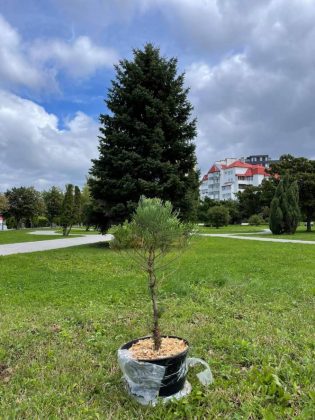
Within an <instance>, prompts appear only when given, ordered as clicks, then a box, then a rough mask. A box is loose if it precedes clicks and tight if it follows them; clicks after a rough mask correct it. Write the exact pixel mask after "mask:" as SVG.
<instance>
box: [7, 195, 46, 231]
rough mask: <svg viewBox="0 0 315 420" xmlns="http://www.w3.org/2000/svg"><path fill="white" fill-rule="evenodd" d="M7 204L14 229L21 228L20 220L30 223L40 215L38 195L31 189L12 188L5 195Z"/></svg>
mask: <svg viewBox="0 0 315 420" xmlns="http://www.w3.org/2000/svg"><path fill="white" fill-rule="evenodd" d="M5 196H6V198H7V200H8V204H9V212H10V215H11V216H13V217H14V219H15V222H16V228H17V229H19V228H20V227H21V222H22V220H25V221H30V224H32V219H33V218H34V217H35V216H37V215H38V214H40V209H41V197H40V193H39V192H38V191H36V190H35V189H34V188H33V187H19V188H15V187H14V188H12V189H11V190H8V191H7V192H6V193H5Z"/></svg>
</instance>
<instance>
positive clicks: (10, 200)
mask: <svg viewBox="0 0 315 420" xmlns="http://www.w3.org/2000/svg"><path fill="white" fill-rule="evenodd" d="M91 203H92V200H91V195H90V191H89V187H88V185H87V184H86V185H84V187H83V188H82V191H81V190H80V188H79V187H78V186H74V185H72V184H68V185H66V187H65V190H64V191H63V190H61V189H60V188H59V187H56V186H52V187H51V188H50V189H49V190H46V191H37V190H36V189H35V188H34V187H13V188H11V189H9V190H7V191H6V192H5V193H0V213H1V214H3V215H4V217H5V220H6V224H7V227H8V228H11V229H21V228H22V227H31V228H32V227H56V226H60V227H62V231H63V235H64V236H68V235H69V233H70V231H71V228H72V226H74V225H83V226H86V228H87V229H88V228H89V227H90V221H89V215H90V213H91V205H92V204H91Z"/></svg>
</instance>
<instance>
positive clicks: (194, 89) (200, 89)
mask: <svg viewBox="0 0 315 420" xmlns="http://www.w3.org/2000/svg"><path fill="white" fill-rule="evenodd" d="M147 41H150V42H153V43H154V44H155V45H158V46H159V47H160V49H161V52H162V54H163V55H166V56H169V57H171V56H177V57H178V59H179V70H180V71H185V72H186V83H187V86H190V87H191V91H190V99H191V101H192V103H193V105H194V114H195V116H196V117H197V119H198V137H197V138H196V145H197V157H198V162H199V167H200V169H201V171H202V172H204V171H205V170H207V169H208V167H209V166H210V164H211V162H212V161H214V160H217V159H220V158H224V157H234V156H235V157H238V156H247V155H249V154H260V153H264V154H269V155H271V156H272V157H273V158H277V157H278V156H280V155H281V154H283V153H291V154H294V155H296V156H306V157H309V158H315V95H314V92H315V0H238V1H236V0H88V1H87V0H66V1H65V0H45V1H38V0H23V1H21V0H10V1H8V0H0V174H1V178H0V191H5V190H6V189H7V188H9V187H11V186H14V185H15V186H18V185H34V186H35V187H37V188H39V189H45V188H48V187H49V186H51V185H60V186H63V185H64V184H65V183H68V182H71V183H75V184H78V185H82V184H83V183H84V180H85V176H86V174H87V173H88V170H89V167H90V165H91V164H90V160H91V158H94V157H97V155H98V151H97V144H98V140H97V135H98V115H99V114H100V113H101V112H102V113H104V112H106V108H105V105H104V103H103V99H104V97H105V96H106V92H107V89H108V87H109V86H110V80H111V79H112V78H113V77H114V72H113V64H114V63H117V61H118V60H119V59H120V58H123V57H129V58H130V57H131V50H132V48H134V47H142V46H143V45H144V43H145V42H147Z"/></svg>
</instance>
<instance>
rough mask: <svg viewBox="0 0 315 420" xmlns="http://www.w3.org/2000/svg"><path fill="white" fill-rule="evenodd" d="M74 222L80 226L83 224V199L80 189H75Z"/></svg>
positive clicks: (76, 187)
mask: <svg viewBox="0 0 315 420" xmlns="http://www.w3.org/2000/svg"><path fill="white" fill-rule="evenodd" d="M73 220H74V223H78V224H79V225H80V224H81V223H82V198H81V191H80V188H79V187H78V186H77V185H76V186H75V187H74V205H73Z"/></svg>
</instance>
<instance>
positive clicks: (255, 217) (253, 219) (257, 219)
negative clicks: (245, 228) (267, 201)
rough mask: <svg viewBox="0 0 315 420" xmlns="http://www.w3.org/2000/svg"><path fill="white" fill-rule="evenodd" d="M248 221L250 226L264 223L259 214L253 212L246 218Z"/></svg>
mask: <svg viewBox="0 0 315 420" xmlns="http://www.w3.org/2000/svg"><path fill="white" fill-rule="evenodd" d="M248 223H249V224H250V225H251V226H259V225H262V224H263V223H264V220H263V219H262V218H261V216H259V215H258V214H253V215H252V216H250V218H249V219H248Z"/></svg>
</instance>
